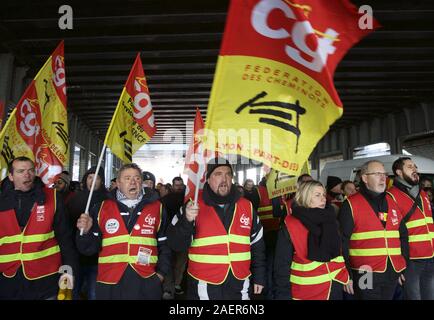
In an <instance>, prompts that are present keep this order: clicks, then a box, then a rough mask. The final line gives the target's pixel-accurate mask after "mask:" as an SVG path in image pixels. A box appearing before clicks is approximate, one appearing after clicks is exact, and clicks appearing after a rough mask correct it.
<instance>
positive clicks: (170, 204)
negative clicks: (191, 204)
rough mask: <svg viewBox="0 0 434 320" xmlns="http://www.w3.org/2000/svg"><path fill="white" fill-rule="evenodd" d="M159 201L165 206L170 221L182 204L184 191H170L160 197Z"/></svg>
mask: <svg viewBox="0 0 434 320" xmlns="http://www.w3.org/2000/svg"><path fill="white" fill-rule="evenodd" d="M160 201H161V203H162V204H164V206H165V207H166V210H167V215H168V217H169V221H170V220H172V218H173V217H174V216H175V215H176V214H177V213H178V212H179V210H180V209H181V207H182V205H183V204H184V193H183V192H171V193H169V194H167V195H165V196H164V197H163V198H161V199H160Z"/></svg>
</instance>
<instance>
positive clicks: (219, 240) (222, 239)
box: [191, 235, 229, 247]
mask: <svg viewBox="0 0 434 320" xmlns="http://www.w3.org/2000/svg"><path fill="white" fill-rule="evenodd" d="M228 242H229V238H228V236H227V235H224V236H214V237H206V238H199V239H194V240H193V241H192V243H191V247H202V246H210V245H213V244H227V243H228Z"/></svg>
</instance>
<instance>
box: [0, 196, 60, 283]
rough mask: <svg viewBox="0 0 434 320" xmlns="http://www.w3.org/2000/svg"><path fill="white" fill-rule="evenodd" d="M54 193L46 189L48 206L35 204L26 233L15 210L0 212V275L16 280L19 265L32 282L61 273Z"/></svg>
mask: <svg viewBox="0 0 434 320" xmlns="http://www.w3.org/2000/svg"><path fill="white" fill-rule="evenodd" d="M55 192H56V191H55V190H54V189H48V188H44V193H45V203H44V204H43V205H38V204H37V203H35V204H34V205H33V208H32V211H31V213H30V217H29V220H28V221H27V225H26V226H25V228H24V230H23V231H21V228H20V226H19V224H18V221H17V218H16V214H15V210H13V209H10V210H7V211H3V212H0V272H2V273H3V275H4V276H5V277H8V278H12V277H14V276H15V274H16V272H17V270H18V269H19V267H20V266H23V274H24V276H25V277H26V278H27V279H29V280H35V279H39V278H43V277H47V276H49V275H52V274H55V273H57V272H58V271H59V267H60V266H61V263H62V259H61V255H60V248H59V245H58V243H57V240H56V238H55V235H54V230H53V223H54V214H55V212H56V194H55Z"/></svg>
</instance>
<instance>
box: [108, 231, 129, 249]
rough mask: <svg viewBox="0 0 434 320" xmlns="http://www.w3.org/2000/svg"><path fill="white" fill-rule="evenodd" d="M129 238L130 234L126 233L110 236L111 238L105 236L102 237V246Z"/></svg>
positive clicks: (125, 240)
mask: <svg viewBox="0 0 434 320" xmlns="http://www.w3.org/2000/svg"><path fill="white" fill-rule="evenodd" d="M129 238H130V236H129V235H128V234H126V235H122V236H117V237H112V238H105V239H102V246H103V247H105V246H111V245H113V244H119V243H123V242H128V239H129Z"/></svg>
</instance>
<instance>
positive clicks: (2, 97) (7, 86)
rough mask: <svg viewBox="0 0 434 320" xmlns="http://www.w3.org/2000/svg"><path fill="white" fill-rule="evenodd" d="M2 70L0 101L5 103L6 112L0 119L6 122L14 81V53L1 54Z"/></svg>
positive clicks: (0, 68) (0, 76)
mask: <svg viewBox="0 0 434 320" xmlns="http://www.w3.org/2000/svg"><path fill="white" fill-rule="evenodd" d="M0 70H1V72H0V101H1V102H3V103H4V112H3V114H0V119H1V120H2V121H3V123H4V121H5V120H6V119H5V118H6V115H7V114H8V111H9V107H10V106H9V104H10V96H11V85H12V82H13V71H14V56H13V55H12V54H9V53H7V54H0ZM2 127H3V126H2Z"/></svg>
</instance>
